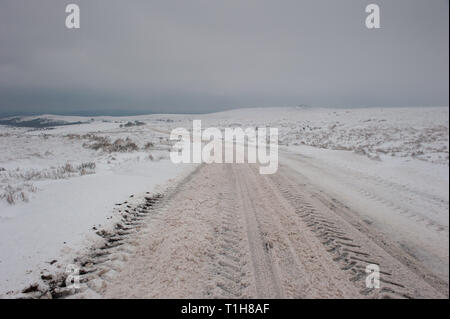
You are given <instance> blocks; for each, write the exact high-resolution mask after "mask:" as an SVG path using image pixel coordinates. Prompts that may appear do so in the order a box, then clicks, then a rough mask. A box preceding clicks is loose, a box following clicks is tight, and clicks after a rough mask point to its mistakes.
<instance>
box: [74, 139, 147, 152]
mask: <svg viewBox="0 0 450 319" xmlns="http://www.w3.org/2000/svg"><path fill="white" fill-rule="evenodd" d="M67 137H68V138H69V139H72V140H73V139H78V140H87V142H85V143H83V147H84V148H87V149H92V150H95V151H99V150H100V151H103V152H105V153H114V152H120V153H126V152H135V151H138V150H139V147H138V145H137V144H136V143H135V142H134V141H133V140H132V139H131V138H129V137H127V138H118V139H116V140H115V141H114V142H112V140H111V139H110V138H109V137H106V136H98V135H95V134H84V135H77V134H70V135H67Z"/></svg>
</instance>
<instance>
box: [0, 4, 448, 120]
mask: <svg viewBox="0 0 450 319" xmlns="http://www.w3.org/2000/svg"><path fill="white" fill-rule="evenodd" d="M72 2H74V3H77V4H79V5H80V8H81V29H80V30H76V31H75V30H67V29H66V28H65V27H64V21H65V16H66V14H65V13H64V8H65V5H66V4H67V3H65V2H63V1H58V0H39V1H26V0H3V1H1V2H0V113H14V112H36V113H42V112H55V113H74V112H75V113H76V112H77V111H80V112H81V111H82V112H87V111H89V110H92V111H93V112H94V111H95V112H101V111H102V110H104V111H105V112H111V111H112V110H114V111H117V112H120V111H122V112H124V113H127V112H129V113H136V112H138V113H142V112H207V111H215V110H221V109H226V108H232V107H243V106H277V105H297V104H311V105H319V106H349V107H358V106H360V107H366V106H397V105H411V106H415V105H448V103H449V101H448V85H449V80H448V78H449V73H448V68H449V62H448V61H449V60H448V57H449V51H448V9H449V3H448V1H446V0H431V1H425V0H396V1H392V0H377V1H361V0H341V1H334V0H328V1H325V0H307V1H299V0H281V1H275V0H247V1H242V0H227V1H225V0H216V1H210V0H188V1H186V0H179V1H175V0H168V1H143V0H142V1H139V0H129V1H125V0H122V1H119V0H96V1H86V0H77V1H76V0H73V1H72ZM371 2H375V3H377V4H379V5H380V7H381V24H382V28H381V29H379V30H368V29H366V28H365V26H364V20H365V17H366V13H365V12H364V8H365V6H366V5H367V4H369V3H371Z"/></svg>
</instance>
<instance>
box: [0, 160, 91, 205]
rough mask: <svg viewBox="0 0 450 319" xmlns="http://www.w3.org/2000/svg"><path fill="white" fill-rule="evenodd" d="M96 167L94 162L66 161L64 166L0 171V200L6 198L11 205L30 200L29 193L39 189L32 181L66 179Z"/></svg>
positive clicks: (88, 172)
mask: <svg viewBox="0 0 450 319" xmlns="http://www.w3.org/2000/svg"><path fill="white" fill-rule="evenodd" d="M95 167H96V165H95V163H94V162H86V163H81V164H79V165H73V164H70V163H66V164H64V165H62V166H58V167H51V168H48V169H41V170H39V169H27V170H21V169H19V168H17V169H15V170H3V171H0V182H1V184H0V200H5V201H6V202H7V203H8V204H10V205H13V204H15V203H17V202H28V201H29V195H30V194H32V193H35V192H36V191H37V188H36V187H35V186H34V185H33V184H32V183H31V181H39V180H48V179H65V178H69V177H74V176H83V175H88V174H94V173H95Z"/></svg>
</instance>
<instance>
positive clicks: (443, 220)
mask: <svg viewBox="0 0 450 319" xmlns="http://www.w3.org/2000/svg"><path fill="white" fill-rule="evenodd" d="M448 118H449V109H448V107H433V108H383V109H382V108H371V109H325V108H323V109H321V108H305V107H293V108H287V107H285V108H254V109H239V110H232V111H227V112H220V113H213V114H203V115H146V116H134V117H108V116H103V117H94V118H87V117H86V118H85V117H67V116H54V115H42V116H39V117H28V118H20V119H14V120H13V121H12V122H10V123H9V124H14V126H11V125H0V236H1V239H0V295H2V294H5V293H7V292H8V291H11V290H16V289H20V287H24V286H26V285H27V284H29V283H30V282H34V281H35V280H39V278H40V277H41V276H43V272H51V271H52V269H54V268H58V267H64V265H65V264H67V263H68V262H69V261H70V260H71V258H73V257H74V256H75V255H76V254H77V253H78V252H79V251H81V250H83V249H85V248H86V247H88V246H89V245H90V244H91V243H92V242H93V241H95V240H97V238H98V237H99V236H98V235H97V232H98V231H99V230H100V229H105V228H106V229H107V228H108V227H110V226H111V225H112V224H113V223H114V222H115V221H116V220H117V219H118V218H120V216H121V214H123V213H124V210H123V208H121V207H122V206H118V205H117V204H118V203H127V202H128V203H132V202H136V203H139V201H142V199H143V198H144V197H145V196H146V194H157V193H158V192H163V191H164V189H165V188H167V187H169V186H170V185H174V184H176V182H177V181H178V180H180V179H182V178H183V176H186V174H188V173H189V172H190V171H192V169H193V168H194V166H193V165H187V164H183V165H175V164H173V163H171V161H170V160H169V151H170V149H171V142H170V141H169V133H170V131H171V130H172V129H174V128H176V127H186V128H191V127H192V120H194V119H200V120H202V127H203V128H207V127H211V126H214V127H219V128H224V127H238V126H240V127H243V128H245V127H263V126H266V127H276V128H278V130H279V144H280V151H281V153H283V152H291V153H290V154H291V155H292V154H299V153H303V154H305V155H306V156H309V157H311V158H312V157H314V156H316V157H317V158H318V159H319V160H321V161H323V162H324V163H325V164H326V165H324V167H328V168H329V169H330V175H329V176H332V174H335V175H336V178H338V176H337V175H338V173H336V172H338V170H340V171H339V172H344V171H345V169H350V168H351V169H352V172H353V173H355V171H357V172H356V173H358V174H360V175H354V177H355V178H357V176H365V177H364V178H371V177H370V176H371V175H370V174H369V175H367V172H368V171H370V172H371V174H372V175H373V180H374V181H376V180H377V178H382V179H383V181H385V180H388V179H391V180H394V179H395V181H396V182H397V183H398V184H401V185H402V187H403V186H404V185H406V186H404V187H409V188H407V190H408V189H410V188H411V189H414V191H416V189H417V190H420V191H421V192H422V190H423V193H424V194H425V193H426V194H430V195H429V197H430V198H431V199H430V201H431V200H433V201H434V202H436V204H433V205H435V207H434V206H433V207H431V206H427V204H426V203H424V202H420V200H417V202H411V209H412V210H414V209H415V208H417V207H422V206H421V205H423V209H424V210H427V207H428V208H430V212H431V213H432V214H435V215H432V216H431V217H429V216H428V217H427V216H426V218H427V221H428V222H430V223H433V222H434V221H436V224H439V225H444V229H442V226H439V227H440V229H439V231H444V232H446V238H447V247H448V215H446V216H443V215H442V211H443V210H445V209H447V212H448V195H444V194H445V193H446V194H448V164H449V156H448V151H449V120H448ZM3 123H4V124H7V123H6V122H3ZM20 123H22V124H20ZM27 123H29V125H28V124H27ZM52 123H53V124H52ZM30 126H31V127H30ZM333 152H339V153H333ZM281 153H280V154H281ZM336 154H337V155H336ZM291 155H289V156H291ZM280 156H282V155H280ZM289 156H288V157H286V163H288V162H289V161H292V159H290V157H289ZM350 162H351V163H350ZM281 163H283V160H281ZM352 163H354V164H352ZM296 165H297V164H296ZM297 166H298V167H301V166H299V164H298V165H297ZM335 167H336V171H335V172H332V170H333V169H334V168H335ZM313 173H314V172H313V171H309V173H308V174H310V175H308V177H310V178H311V179H314V178H315V177H317V176H319V175H317V174H318V173H317V174H316V173H314V174H316V175H314V174H313ZM353 173H352V174H353ZM356 173H355V174H356ZM305 174H306V173H305ZM362 174H364V175H362ZM306 175H307V174H306ZM368 176H369V177H368ZM411 176H413V177H411ZM421 176H426V178H425V179H424V178H422V177H421ZM339 178H340V177H339ZM318 179H319V180H321V181H325V179H323V178H321V177H320V176H319V177H318ZM342 179H345V176H342ZM422 181H425V184H426V185H423V184H424V183H423V182H422ZM333 182H334V181H333V180H332V179H330V180H329V181H327V183H328V185H331V186H329V187H330V188H332V183H333ZM380 185H381V184H380ZM442 185H443V186H442ZM380 187H381V188H383V190H382V191H383V192H384V193H386V196H388V197H389V196H394V194H393V193H389V190H388V189H386V188H384V187H385V186H383V185H381V186H380ZM381 188H380V189H381ZM443 188H444V189H443ZM445 188H446V189H445ZM399 189H400V188H399ZM358 190H360V188H358ZM401 190H402V191H405V189H404V188H401ZM356 191H357V190H356V188H355V192H356ZM342 192H344V190H342ZM380 192H381V190H380ZM346 194H347V195H348V194H349V193H348V192H346ZM355 194H356V193H355ZM405 194H406V191H405ZM408 194H409V193H408ZM436 194H438V195H439V196H440V197H439V198H444V199H443V200H440V202H439V204H437V201H435V200H434V198H435V197H436V196H437V195H436ZM344 195H345V194H344ZM360 195H361V194H360ZM405 196H406V195H405ZM408 196H409V195H408ZM427 196H428V195H427ZM433 196H434V197H433ZM354 198H357V197H356V195H355V197H354ZM392 200H393V201H394V200H395V199H392ZM405 200H407V198H405ZM434 202H433V203H434ZM356 204H358V203H356ZM356 204H355V205H356ZM361 205H362V204H361ZM445 207H446V208H445ZM363 208H365V206H364V207H363ZM431 213H430V214H431ZM433 216H434V217H433ZM385 217H386V216H384V217H383V218H385ZM371 218H372V217H371ZM373 222H374V223H376V222H377V220H376V219H374V220H373ZM378 222H380V223H382V222H383V220H382V219H380V220H379V221H378ZM398 222H399V221H398ZM399 223H400V222H399ZM430 236H432V235H430ZM399 240H404V238H399ZM430 240H431V239H430ZM429 242H431V241H429ZM444 244H445V243H444ZM441 252H442V250H440V251H439V253H441ZM446 253H447V260H448V248H447V251H446ZM423 258H424V259H426V258H429V256H425V255H424V256H423ZM447 268H448V267H447ZM438 270H439V269H438ZM439 271H441V270H439ZM443 276H444V277H445V276H447V278H448V271H447V273H446V274H444V275H443Z"/></svg>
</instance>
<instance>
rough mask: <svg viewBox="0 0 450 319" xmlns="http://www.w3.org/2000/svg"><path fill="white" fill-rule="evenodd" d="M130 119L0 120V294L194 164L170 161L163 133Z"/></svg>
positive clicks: (82, 244)
mask: <svg viewBox="0 0 450 319" xmlns="http://www.w3.org/2000/svg"><path fill="white" fill-rule="evenodd" d="M85 120H86V119H83V121H85ZM88 120H89V119H88ZM134 121H135V120H134V119H133V123H134ZM126 123H128V119H114V120H111V119H105V118H102V119H96V120H94V121H90V120H89V122H88V123H87V124H78V125H69V126H60V127H57V128H55V129H50V130H49V129H29V128H13V127H7V126H0V149H1V151H0V234H1V240H0V294H3V293H6V292H8V291H10V290H12V289H17V288H20V287H25V286H26V284H29V283H30V282H33V281H35V280H36V279H37V278H39V277H40V276H41V271H42V270H44V269H47V270H50V269H51V268H55V267H62V266H61V265H65V264H67V263H69V261H70V260H71V258H73V257H74V256H75V255H76V254H77V253H79V251H80V250H83V249H84V248H86V247H89V244H90V243H92V241H95V240H98V239H100V237H99V236H98V235H96V231H97V230H99V229H103V228H105V227H108V226H110V225H112V224H113V222H114V221H117V220H118V219H119V218H120V213H119V211H118V209H116V208H115V207H116V206H115V204H116V203H122V202H124V201H129V202H131V201H133V200H134V201H139V200H142V197H143V196H144V195H145V194H146V193H147V192H149V193H154V192H158V191H162V190H163V189H164V187H166V186H168V185H170V183H171V182H173V181H172V180H176V179H177V178H182V176H183V174H185V172H186V171H189V169H190V166H189V165H175V164H172V162H171V161H170V160H169V146H168V145H167V136H166V135H165V134H161V133H158V132H155V131H153V130H151V129H150V127H149V126H147V125H141V126H129V127H124V125H125V124H126ZM156 123H158V121H156ZM120 126H122V127H120ZM154 126H155V127H157V125H154ZM103 138H106V139H103ZM127 138H128V140H127ZM117 140H119V142H116V141H117ZM114 142H116V143H114ZM96 143H97V144H96ZM108 143H109V144H108ZM97 147H99V148H98V149H97ZM131 195H133V197H132V198H130V196H131ZM53 260H57V262H55V263H52V261H53Z"/></svg>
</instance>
